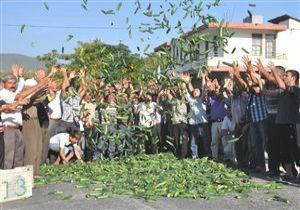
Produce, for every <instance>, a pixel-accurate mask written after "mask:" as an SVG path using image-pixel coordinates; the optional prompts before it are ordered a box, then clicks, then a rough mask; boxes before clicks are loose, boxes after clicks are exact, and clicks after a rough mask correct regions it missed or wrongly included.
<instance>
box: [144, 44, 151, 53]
mask: <svg viewBox="0 0 300 210" xmlns="http://www.w3.org/2000/svg"><path fill="white" fill-rule="evenodd" d="M149 47H150V44H148V45H147V46H146V47H145V49H144V52H147V50H148V49H149Z"/></svg>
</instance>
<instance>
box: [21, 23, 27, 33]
mask: <svg viewBox="0 0 300 210" xmlns="http://www.w3.org/2000/svg"><path fill="white" fill-rule="evenodd" d="M25 26H26V25H25V24H22V25H21V29H20V31H21V33H23V31H24V29H25Z"/></svg>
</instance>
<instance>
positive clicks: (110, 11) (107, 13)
mask: <svg viewBox="0 0 300 210" xmlns="http://www.w3.org/2000/svg"><path fill="white" fill-rule="evenodd" d="M101 12H102V13H103V14H105V15H114V14H115V12H114V11H113V10H101Z"/></svg>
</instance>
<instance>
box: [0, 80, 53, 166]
mask: <svg viewBox="0 0 300 210" xmlns="http://www.w3.org/2000/svg"><path fill="white" fill-rule="evenodd" d="M2 80H3V85H4V88H3V89H2V90H0V100H2V101H4V102H5V103H8V104H10V103H14V102H15V101H22V100H23V99H25V98H26V97H27V96H29V95H30V94H32V93H34V92H36V91H38V90H40V89H42V88H44V87H45V86H46V85H47V82H48V81H47V80H43V81H42V82H40V83H39V84H37V85H35V86H33V87H31V88H28V89H27V90H23V91H21V92H19V93H17V92H16V89H17V78H16V77H15V76H14V75H7V76H5V77H3V78H2ZM25 102H26V103H28V101H25ZM26 103H21V104H20V105H24V104H26ZM21 109H22V106H18V107H17V110H16V111H14V112H11V113H1V118H2V122H3V128H4V143H5V152H4V153H5V159H4V168H5V169H12V168H14V167H18V166H22V165H23V161H24V142H23V136H22V133H21V128H22V113H21Z"/></svg>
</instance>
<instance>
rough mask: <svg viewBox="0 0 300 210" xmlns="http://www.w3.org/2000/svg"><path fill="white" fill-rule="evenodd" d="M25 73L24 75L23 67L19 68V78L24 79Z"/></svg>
mask: <svg viewBox="0 0 300 210" xmlns="http://www.w3.org/2000/svg"><path fill="white" fill-rule="evenodd" d="M23 73H24V67H23V66H21V67H19V69H18V76H19V77H23Z"/></svg>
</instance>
